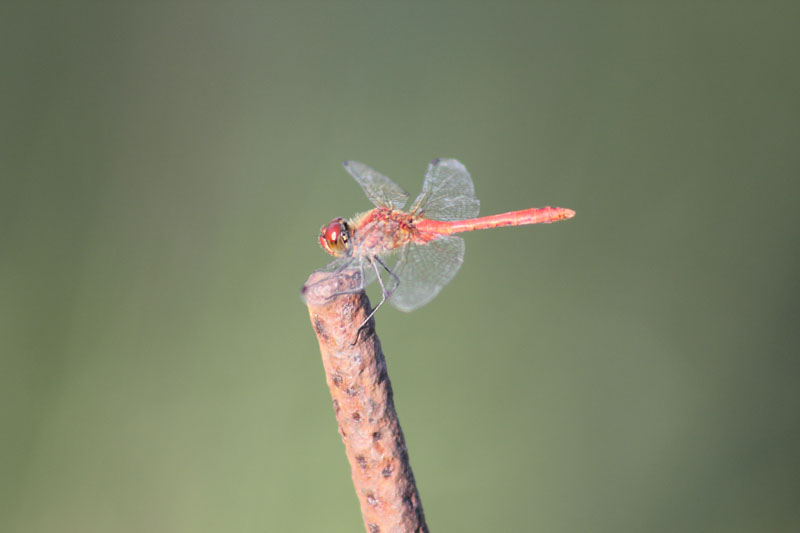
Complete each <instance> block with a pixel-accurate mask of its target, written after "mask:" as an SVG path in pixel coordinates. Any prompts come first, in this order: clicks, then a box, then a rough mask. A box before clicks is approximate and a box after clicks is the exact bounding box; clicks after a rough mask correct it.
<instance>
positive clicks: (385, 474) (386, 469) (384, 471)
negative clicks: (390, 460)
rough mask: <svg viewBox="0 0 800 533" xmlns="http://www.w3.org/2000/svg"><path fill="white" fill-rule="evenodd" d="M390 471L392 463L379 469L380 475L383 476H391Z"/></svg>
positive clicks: (391, 470)
mask: <svg viewBox="0 0 800 533" xmlns="http://www.w3.org/2000/svg"><path fill="white" fill-rule="evenodd" d="M392 472H394V467H393V466H392V465H389V466H387V467H386V468H384V469H383V470H381V475H382V476H383V477H391V475H392Z"/></svg>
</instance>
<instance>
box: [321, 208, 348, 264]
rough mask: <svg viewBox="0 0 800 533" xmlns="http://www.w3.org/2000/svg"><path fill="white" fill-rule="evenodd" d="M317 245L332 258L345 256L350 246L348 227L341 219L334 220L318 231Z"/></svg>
mask: <svg viewBox="0 0 800 533" xmlns="http://www.w3.org/2000/svg"><path fill="white" fill-rule="evenodd" d="M319 244H320V246H322V249H323V250H325V251H326V252H328V253H329V254H331V255H334V256H337V257H338V256H341V255H345V253H346V252H347V247H348V246H349V244H350V227H349V226H348V225H347V221H346V220H345V219H343V218H341V217H339V218H334V219H333V220H331V222H330V224H328V225H327V226H322V228H321V229H320V236H319Z"/></svg>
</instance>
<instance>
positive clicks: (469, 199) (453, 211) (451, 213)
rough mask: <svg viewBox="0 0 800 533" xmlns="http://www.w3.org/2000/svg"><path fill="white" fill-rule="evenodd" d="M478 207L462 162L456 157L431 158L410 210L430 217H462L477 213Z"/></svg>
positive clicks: (458, 218)
mask: <svg viewBox="0 0 800 533" xmlns="http://www.w3.org/2000/svg"><path fill="white" fill-rule="evenodd" d="M480 206H481V203H480V202H479V201H478V199H477V198H476V197H475V187H474V186H473V185H472V178H471V177H470V176H469V172H467V169H466V168H464V165H462V164H461V163H459V162H458V161H456V160H455V159H434V160H433V161H431V163H430V165H428V172H427V173H426V174H425V182H424V183H423V184H422V192H421V193H420V195H419V196H417V199H416V200H414V204H413V205H412V206H411V212H412V213H414V214H416V215H420V216H424V217H425V218H430V219H433V220H464V219H467V218H475V217H476V216H478V211H479V210H480Z"/></svg>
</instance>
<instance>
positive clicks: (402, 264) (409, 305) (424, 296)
mask: <svg viewBox="0 0 800 533" xmlns="http://www.w3.org/2000/svg"><path fill="white" fill-rule="evenodd" d="M463 261H464V239H462V238H461V237H455V236H446V237H439V238H438V239H436V240H433V241H431V242H429V243H427V244H414V243H411V244H409V245H407V246H406V247H405V248H403V249H402V251H401V252H400V255H399V257H398V259H397V262H396V263H395V265H394V268H393V269H392V270H393V272H394V273H395V274H396V275H397V277H398V278H400V285H399V286H398V287H397V289H395V291H394V292H393V293H392V296H391V298H390V300H389V301H390V302H392V305H394V306H395V307H396V308H398V309H399V310H401V311H413V310H414V309H416V308H418V307H422V306H423V305H425V304H426V303H428V302H430V301H431V300H433V298H434V297H435V296H436V295H437V294H438V293H439V291H440V290H442V287H444V286H445V285H447V283H448V282H449V281H450V280H451V279H453V276H455V275H456V272H458V269H459V268H461V263H462V262H463Z"/></svg>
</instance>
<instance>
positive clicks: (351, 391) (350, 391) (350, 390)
mask: <svg viewBox="0 0 800 533" xmlns="http://www.w3.org/2000/svg"><path fill="white" fill-rule="evenodd" d="M345 392H346V393H347V395H348V396H355V395H356V394H358V393H357V392H356V390H355V389H354V388H353V387H347V388H346V389H345Z"/></svg>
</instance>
